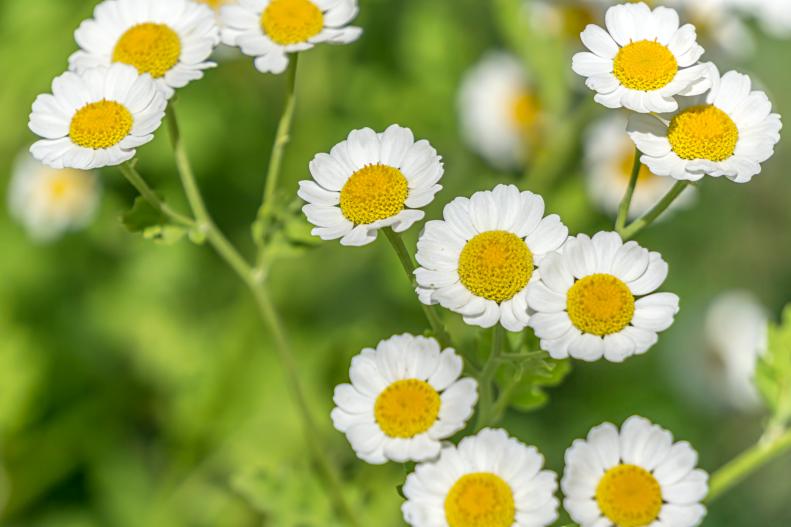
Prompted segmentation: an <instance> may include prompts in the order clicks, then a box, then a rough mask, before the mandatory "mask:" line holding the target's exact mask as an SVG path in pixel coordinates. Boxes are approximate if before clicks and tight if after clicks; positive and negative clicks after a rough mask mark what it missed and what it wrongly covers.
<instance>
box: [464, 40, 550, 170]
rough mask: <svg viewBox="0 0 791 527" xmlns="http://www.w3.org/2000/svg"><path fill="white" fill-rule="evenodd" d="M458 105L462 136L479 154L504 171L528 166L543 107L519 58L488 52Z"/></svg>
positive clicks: (469, 76) (467, 81) (472, 72)
mask: <svg viewBox="0 0 791 527" xmlns="http://www.w3.org/2000/svg"><path fill="white" fill-rule="evenodd" d="M458 106H459V116H460V119H461V129H462V133H463V135H464V138H465V140H466V141H467V143H468V144H469V145H470V146H471V147H472V148H473V149H474V150H475V151H476V152H478V153H479V154H481V155H482V156H483V157H484V158H486V160H487V161H488V162H489V163H491V164H492V165H493V166H495V167H497V168H500V169H510V168H518V167H519V166H521V165H522V164H524V162H525V160H526V158H527V154H528V152H527V150H528V147H529V143H530V142H531V140H535V139H536V136H537V133H538V124H539V121H540V115H541V105H540V103H539V101H538V97H537V94H536V92H535V91H534V90H533V88H532V86H531V85H530V82H529V80H528V77H527V74H526V72H525V69H524V67H523V66H522V64H521V63H520V62H519V60H517V59H516V58H515V57H513V56H512V55H509V54H507V53H502V52H490V53H488V54H487V55H486V56H485V57H484V58H483V59H482V60H481V61H480V62H479V63H478V64H476V65H475V66H474V67H473V68H472V69H471V70H470V71H469V72H468V73H467V74H466V75H465V77H464V79H463V80H462V83H461V90H460V93H459V102H458Z"/></svg>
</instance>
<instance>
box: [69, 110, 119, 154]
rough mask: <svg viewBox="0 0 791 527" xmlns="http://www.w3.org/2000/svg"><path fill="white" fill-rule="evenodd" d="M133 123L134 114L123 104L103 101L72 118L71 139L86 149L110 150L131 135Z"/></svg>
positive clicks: (78, 112)
mask: <svg viewBox="0 0 791 527" xmlns="http://www.w3.org/2000/svg"><path fill="white" fill-rule="evenodd" d="M133 123H134V119H133V118H132V114H131V113H129V110H127V109H126V107H125V106H124V105H123V104H120V103H117V102H115V101H107V100H101V101H98V102H92V103H90V104H86V105H85V106H83V107H82V108H80V109H79V110H77V112H76V113H75V114H74V117H72V118H71V124H70V125H69V137H70V138H71V140H72V141H73V142H74V144H76V145H78V146H82V147H84V148H91V149H93V150H100V149H102V148H110V147H111V146H115V145H117V144H118V143H120V142H121V141H122V140H123V139H124V138H125V137H126V136H128V135H129V132H130V131H131V130H132V124H133Z"/></svg>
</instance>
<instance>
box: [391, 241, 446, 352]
mask: <svg viewBox="0 0 791 527" xmlns="http://www.w3.org/2000/svg"><path fill="white" fill-rule="evenodd" d="M382 231H383V232H384V235H385V237H386V238H387V241H389V242H390V245H392V246H393V249H394V250H395V252H396V255H397V256H398V260H399V261H400V262H401V266H402V267H403V268H404V272H406V275H407V278H408V279H409V283H410V284H412V289H414V288H416V287H417V279H416V278H415V269H416V265H415V262H414V260H412V256H411V255H410V254H409V251H408V250H407V248H406V245H404V240H403V239H402V238H401V236H400V235H399V234H398V233H397V232H395V231H394V230H393V229H391V228H390V227H386V228H384V229H382ZM420 306H421V307H422V308H423V313H425V315H426V319H428V323H429V325H430V326H431V331H432V332H433V333H434V336H435V337H436V339H437V341H439V343H440V345H441V346H442V347H443V348H445V347H449V346H452V342H451V339H450V335H449V334H448V332H447V330H446V329H445V325H444V324H443V323H442V320H441V319H440V317H439V314H438V313H437V310H436V309H435V308H434V306H427V305H426V304H424V303H422V302H420Z"/></svg>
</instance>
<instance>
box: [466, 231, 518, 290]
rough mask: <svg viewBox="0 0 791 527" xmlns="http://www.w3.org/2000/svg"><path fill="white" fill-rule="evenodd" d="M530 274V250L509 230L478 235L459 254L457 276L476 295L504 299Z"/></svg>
mask: <svg viewBox="0 0 791 527" xmlns="http://www.w3.org/2000/svg"><path fill="white" fill-rule="evenodd" d="M532 275H533V253H532V252H530V249H529V248H528V247H527V244H526V243H525V241H524V240H523V239H521V238H520V237H519V236H517V235H516V234H514V233H511V232H508V231H487V232H483V233H481V234H478V235H477V236H475V237H474V238H472V239H471V240H470V241H468V242H467V244H466V245H465V246H464V248H463V249H462V251H461V254H460V255H459V279H460V280H461V283H462V284H463V285H464V287H466V288H467V290H469V291H470V292H471V293H473V294H474V295H476V296H479V297H482V298H486V299H488V300H494V301H495V302H498V303H500V302H504V301H506V300H509V299H511V298H513V297H514V295H516V294H517V293H518V292H519V291H521V290H522V289H524V287H525V286H526V285H527V283H528V282H529V281H530V277H531V276H532Z"/></svg>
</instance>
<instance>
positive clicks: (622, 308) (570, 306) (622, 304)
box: [566, 274, 634, 336]
mask: <svg viewBox="0 0 791 527" xmlns="http://www.w3.org/2000/svg"><path fill="white" fill-rule="evenodd" d="M566 309H567V310H568V313H569V318H570V319H571V322H572V324H574V326H576V328H577V329H579V330H580V331H582V332H584V333H592V334H593V335H599V336H604V335H610V334H612V333H618V332H619V331H621V330H622V329H623V328H625V327H626V326H627V325H628V324H629V322H631V321H632V315H634V296H633V295H632V292H631V291H630V290H629V287H628V286H627V285H626V284H625V283H623V282H622V281H621V280H619V279H618V278H616V277H614V276H613V275H611V274H592V275H590V276H586V277H584V278H581V279H580V280H577V282H576V283H575V284H574V285H573V286H571V289H569V292H568V296H567V300H566Z"/></svg>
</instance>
